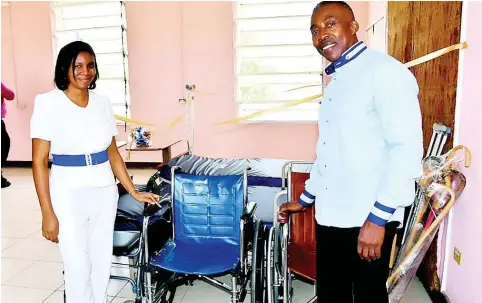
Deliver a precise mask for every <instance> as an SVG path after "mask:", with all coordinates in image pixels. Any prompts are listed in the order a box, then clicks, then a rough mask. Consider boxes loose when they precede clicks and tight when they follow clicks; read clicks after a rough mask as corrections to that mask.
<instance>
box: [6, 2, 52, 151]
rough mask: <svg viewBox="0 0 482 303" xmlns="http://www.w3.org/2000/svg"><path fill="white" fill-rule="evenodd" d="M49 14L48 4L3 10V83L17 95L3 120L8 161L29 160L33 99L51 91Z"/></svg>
mask: <svg viewBox="0 0 482 303" xmlns="http://www.w3.org/2000/svg"><path fill="white" fill-rule="evenodd" d="M49 12H50V4H49V3H48V2H14V3H10V6H9V7H2V81H4V82H5V83H6V85H7V86H9V87H11V88H12V89H14V90H15V94H16V98H15V100H13V101H12V102H8V101H7V102H8V104H7V110H8V112H7V117H6V119H5V124H6V127H7V131H8V132H9V134H10V138H11V141H12V143H11V144H12V145H11V149H10V154H9V160H31V153H32V150H31V142H30V138H29V121H30V115H31V114H32V105H33V99H34V97H35V95H36V94H37V93H38V92H42V91H46V90H49V89H51V88H53V87H54V84H53V68H54V63H53V62H54V53H53V50H52V35H51V23H50V15H49ZM32 24H35V26H34V27H32V26H29V25H32ZM33 29H34V30H33Z"/></svg>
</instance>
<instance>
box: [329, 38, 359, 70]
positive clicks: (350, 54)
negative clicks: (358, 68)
mask: <svg viewBox="0 0 482 303" xmlns="http://www.w3.org/2000/svg"><path fill="white" fill-rule="evenodd" d="M366 49H367V46H366V45H365V43H364V42H363V41H358V42H357V43H355V44H354V45H352V47H350V48H349V49H348V50H347V51H345V52H344V53H343V54H342V55H341V57H340V58H339V59H338V60H336V61H335V62H332V63H331V64H330V65H328V66H327V67H326V68H325V72H326V74H327V75H331V74H333V73H334V72H335V71H336V70H337V69H339V68H340V67H342V66H343V65H345V64H347V63H348V62H350V61H353V60H355V58H356V57H358V56H359V55H360V54H361V53H363V51H364V50H366Z"/></svg>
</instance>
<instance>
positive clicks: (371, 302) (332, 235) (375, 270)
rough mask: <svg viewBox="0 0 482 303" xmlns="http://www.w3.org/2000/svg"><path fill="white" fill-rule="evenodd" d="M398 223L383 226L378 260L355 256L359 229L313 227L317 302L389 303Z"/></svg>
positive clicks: (356, 254)
mask: <svg viewBox="0 0 482 303" xmlns="http://www.w3.org/2000/svg"><path fill="white" fill-rule="evenodd" d="M398 225H399V223H398V222H390V223H388V224H387V225H386V227H385V240H384V243H383V246H382V255H381V258H380V259H378V260H375V261H370V262H368V261H365V260H362V259H361V258H360V257H359V256H358V252H357V245H358V234H359V232H360V228H336V227H326V226H321V225H318V224H317V226H316V242H317V244H316V256H317V257H316V262H317V274H316V275H317V278H316V280H317V282H316V283H317V284H316V294H317V296H318V303H353V302H355V303H388V294H387V288H386V282H387V279H388V274H389V264H390V253H391V248H392V241H393V238H394V236H395V233H396V231H397V227H398Z"/></svg>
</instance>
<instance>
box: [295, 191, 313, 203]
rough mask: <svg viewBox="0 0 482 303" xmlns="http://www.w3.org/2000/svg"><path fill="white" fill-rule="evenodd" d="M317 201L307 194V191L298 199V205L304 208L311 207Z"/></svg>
mask: <svg viewBox="0 0 482 303" xmlns="http://www.w3.org/2000/svg"><path fill="white" fill-rule="evenodd" d="M314 201H315V196H314V195H312V194H310V193H309V192H307V191H306V190H305V191H303V192H302V193H301V195H300V198H299V199H298V203H299V204H301V205H302V206H303V207H309V206H311V205H312V204H313V202H314Z"/></svg>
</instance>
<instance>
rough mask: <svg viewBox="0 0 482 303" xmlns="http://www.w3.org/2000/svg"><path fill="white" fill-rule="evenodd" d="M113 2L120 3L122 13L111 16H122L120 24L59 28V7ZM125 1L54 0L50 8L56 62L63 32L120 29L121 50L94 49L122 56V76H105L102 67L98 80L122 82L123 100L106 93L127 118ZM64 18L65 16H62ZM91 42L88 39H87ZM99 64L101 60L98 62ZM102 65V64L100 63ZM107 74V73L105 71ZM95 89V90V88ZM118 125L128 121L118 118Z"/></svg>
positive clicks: (129, 111) (101, 54) (100, 54)
mask: <svg viewBox="0 0 482 303" xmlns="http://www.w3.org/2000/svg"><path fill="white" fill-rule="evenodd" d="M107 3H109V4H111V3H119V5H120V14H113V15H109V16H118V17H119V18H120V22H119V25H106V26H99V27H95V26H94V27H85V28H83V27H82V28H80V27H79V28H72V29H66V30H61V29H58V27H57V24H56V23H57V18H58V16H57V9H61V8H64V7H74V6H83V5H92V4H107ZM125 5H126V3H125V1H71V2H62V1H52V2H50V10H51V14H50V16H51V28H52V50H53V57H54V64H55V62H56V60H57V55H58V52H59V51H60V48H61V47H58V36H59V34H61V33H62V32H64V33H65V32H76V31H82V30H98V29H100V30H105V29H108V28H119V29H120V35H121V39H120V41H121V43H122V46H121V50H120V51H114V52H106V53H101V52H98V51H96V50H95V49H94V51H95V52H96V55H97V57H99V56H109V55H113V56H118V55H120V56H122V76H120V77H117V76H111V77H103V73H102V69H101V68H99V73H100V78H99V79H98V80H97V81H114V82H112V83H114V85H115V84H120V83H122V85H123V87H124V89H123V90H122V92H121V94H123V95H124V97H123V100H122V99H121V101H120V102H118V101H117V100H113V98H111V96H109V94H104V93H101V94H103V95H107V96H108V97H109V100H110V102H111V105H112V107H113V109H114V113H115V114H117V115H119V116H122V117H126V118H131V105H132V103H131V94H130V81H129V68H128V67H129V65H128V57H129V55H128V45H127V20H126V16H125V13H126V9H125ZM95 17H96V16H90V17H86V18H95ZM60 18H63V17H60ZM98 41H109V40H105V39H101V40H98ZM86 42H88V43H89V44H90V42H89V41H88V40H86ZM98 64H99V62H98ZM99 65H101V64H99ZM110 65H112V66H117V67H119V70H120V68H121V67H120V64H118V63H117V64H110ZM104 74H105V73H104ZM106 90H107V91H108V92H110V93H115V92H116V91H117V90H116V89H115V88H114V89H106ZM94 91H95V90H94ZM121 108H122V114H120V113H119V111H120V109H121ZM116 124H117V125H126V122H123V121H119V120H116Z"/></svg>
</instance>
